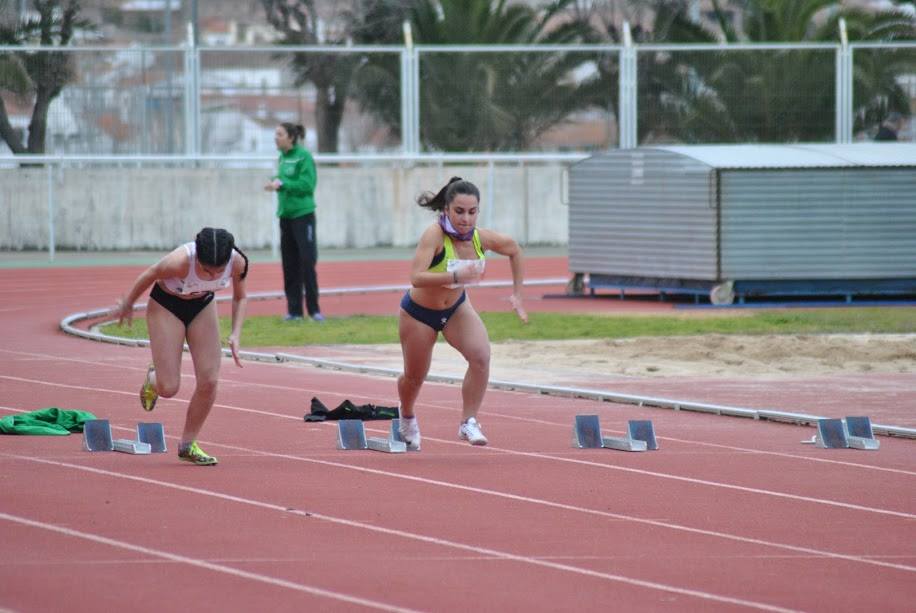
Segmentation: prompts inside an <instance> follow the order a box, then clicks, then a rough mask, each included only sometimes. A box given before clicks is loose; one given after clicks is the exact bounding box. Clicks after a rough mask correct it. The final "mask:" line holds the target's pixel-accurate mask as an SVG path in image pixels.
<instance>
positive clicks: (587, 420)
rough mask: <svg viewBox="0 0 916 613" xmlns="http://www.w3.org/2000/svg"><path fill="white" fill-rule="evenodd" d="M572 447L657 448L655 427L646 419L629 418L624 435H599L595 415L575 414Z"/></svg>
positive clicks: (632, 449) (599, 428) (637, 449)
mask: <svg viewBox="0 0 916 613" xmlns="http://www.w3.org/2000/svg"><path fill="white" fill-rule="evenodd" d="M572 445H573V447H577V448H579V449H600V448H604V449H616V450H618V451H647V450H649V449H652V450H656V449H658V442H657V441H656V439H655V428H654V427H653V425H652V422H651V421H648V420H630V421H629V422H628V423H627V435H626V436H625V437H620V438H618V437H603V436H601V423H600V421H599V419H598V416H597V415H576V420H575V422H574V424H573V441H572Z"/></svg>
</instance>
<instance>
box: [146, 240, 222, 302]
mask: <svg viewBox="0 0 916 613" xmlns="http://www.w3.org/2000/svg"><path fill="white" fill-rule="evenodd" d="M182 246H183V247H184V249H185V251H187V252H188V275H187V276H186V277H185V278H184V279H178V278H175V277H172V278H170V279H163V280H162V284H163V285H165V288H166V289H167V290H169V291H170V292H172V293H173V294H179V295H182V296H187V295H188V294H201V293H204V292H215V291H218V290H221V289H223V288H225V287H228V286H229V280H230V279H231V278H232V256H231V255H230V256H229V263H228V264H226V268H225V269H224V270H223V274H222V275H220V276H219V277H218V278H216V279H213V280H212V281H205V280H203V279H201V278H200V277H198V276H197V267H196V266H195V265H194V263H195V261H196V260H197V245H196V244H195V243H193V242H190V243H185V244H184V245H182Z"/></svg>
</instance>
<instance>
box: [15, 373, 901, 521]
mask: <svg viewBox="0 0 916 613" xmlns="http://www.w3.org/2000/svg"><path fill="white" fill-rule="evenodd" d="M0 379H9V380H13V381H20V382H26V383H38V384H41V385H46V386H53V387H64V388H68V389H82V390H86V391H93V392H99V391H101V392H107V393H111V394H118V395H129V396H134V395H135V393H133V392H123V391H120V390H111V389H107V388H98V387H88V386H81V385H71V384H67V383H56V382H54V381H41V380H37V379H25V378H22V377H10V376H7V375H0ZM172 400H174V399H172ZM213 406H214V407H219V408H223V409H229V410H233V411H239V412H247V413H254V414H258V415H267V416H270V417H280V418H282V419H292V420H297V421H298V420H300V419H301V418H300V417H297V416H292V415H285V414H283V413H273V412H270V411H261V410H257V409H248V408H245V407H238V406H233V405H227V404H221V403H214V405H213ZM424 438H426V440H428V441H435V442H438V443H444V444H450V445H463V443H459V442H456V441H450V440H444V439H438V438H432V437H424ZM211 444H213V443H211ZM238 449H242V448H238ZM486 449H487V450H488V451H492V452H496V453H505V454H509V455H517V456H523V457H529V458H537V459H539V460H553V461H556V462H565V463H569V464H577V465H579V466H589V467H593V468H601V469H604V470H614V471H619V472H626V473H631V474H637V475H645V476H649V477H657V478H659V479H669V480H672V481H679V482H682V483H690V484H692V485H703V486H708V487H713V488H721V489H727V490H732V491H738V492H743V493H747V494H757V495H762V496H772V497H775V498H783V499H786V500H797V501H800V502H807V503H812V504H821V505H826V506H831V507H838V508H842V509H850V510H855V511H863V512H866V513H876V514H879V515H889V516H892V517H902V518H904V519H916V514H913V513H906V512H903V511H893V510H890V509H882V508H880V507H871V506H864V505H858V504H853V503H850V502H841V501H838V500H829V499H826V498H814V497H811V496H802V495H800V494H789V493H786V492H779V491H774V490H765V489H762V488H755V487H748V486H743V485H734V484H731V483H722V482H720V481H710V480H708V479H698V478H695V477H683V476H680V475H673V474H670V473H660V472H656V471H651V470H645V469H641V468H630V467H626V466H619V465H615V464H605V463H602V462H593V461H589V460H580V459H577V458H567V457H563V456H558V455H555V454H550V453H537V452H533V451H517V450H514V449H506V448H503V447H496V446H494V445H488V446H487V448H486ZM246 451H252V450H246ZM284 457H285V456H284Z"/></svg>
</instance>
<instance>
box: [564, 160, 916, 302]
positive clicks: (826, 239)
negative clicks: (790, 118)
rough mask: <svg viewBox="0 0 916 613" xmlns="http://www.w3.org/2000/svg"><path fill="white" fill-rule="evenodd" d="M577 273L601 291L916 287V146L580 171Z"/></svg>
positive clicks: (572, 178) (573, 243) (592, 164)
mask: <svg viewBox="0 0 916 613" xmlns="http://www.w3.org/2000/svg"><path fill="white" fill-rule="evenodd" d="M569 266H570V271H571V272H573V273H576V274H577V277H578V276H580V275H584V274H586V273H587V274H588V275H589V276H590V283H589V284H590V286H591V287H592V288H593V289H594V288H598V287H615V288H616V287H652V288H659V289H661V290H664V291H686V292H692V293H698V294H701V293H706V292H709V291H711V290H713V289H714V288H718V289H717V292H718V293H717V294H716V296H717V299H716V300H714V301H724V302H730V301H731V297H732V295H737V296H738V297H739V298H743V297H744V296H748V295H760V294H801V293H810V294H817V293H833V294H846V295H851V294H860V293H888V292H893V293H916V145H913V144H884V143H881V144H878V143H874V144H872V143H867V144H854V145H721V146H718V145H698V146H673V147H641V148H637V149H627V150H617V151H608V152H606V153H602V154H599V155H595V156H592V157H590V158H588V159H586V160H583V161H582V162H579V163H578V164H576V165H574V166H573V167H572V168H571V169H570V174H569Z"/></svg>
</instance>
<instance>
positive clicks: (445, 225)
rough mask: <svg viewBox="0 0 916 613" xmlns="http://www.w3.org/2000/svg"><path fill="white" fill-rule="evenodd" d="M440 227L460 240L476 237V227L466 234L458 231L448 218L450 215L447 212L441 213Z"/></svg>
mask: <svg viewBox="0 0 916 613" xmlns="http://www.w3.org/2000/svg"><path fill="white" fill-rule="evenodd" d="M439 227H440V228H442V231H443V232H445V233H446V234H448V235H449V236H451V237H452V238H454V239H455V240H459V241H469V240H471V239H472V238H474V228H471V229H470V230H468V231H467V232H465V233H464V234H462V233H460V232H458V230H456V229H455V228H454V227H453V226H452V222H450V221H449V220H448V216H447V215H446V214H445V213H442V214H441V215H439Z"/></svg>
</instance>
